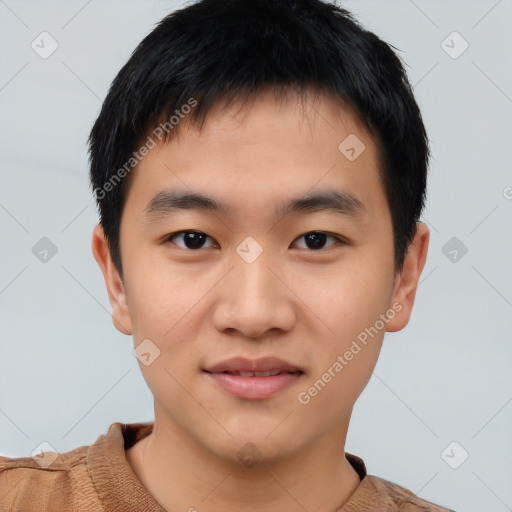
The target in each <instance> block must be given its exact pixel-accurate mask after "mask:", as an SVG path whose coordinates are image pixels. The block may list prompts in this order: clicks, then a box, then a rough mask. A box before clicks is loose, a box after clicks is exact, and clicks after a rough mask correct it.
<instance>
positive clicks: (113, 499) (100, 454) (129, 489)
mask: <svg viewBox="0 0 512 512" xmlns="http://www.w3.org/2000/svg"><path fill="white" fill-rule="evenodd" d="M153 425H154V422H150V423H119V422H116V423H112V424H111V425H110V427H109V428H108V432H107V435H100V436H99V437H98V439H97V440H96V442H95V443H94V444H92V445H91V446H90V447H89V450H88V455H87V464H88V467H89V471H90V475H91V478H92V481H93V484H94V486H95V488H96V491H97V492H98V494H99V496H100V499H101V500H102V502H103V503H104V506H105V508H106V509H107V510H116V511H128V510H138V511H145V512H165V509H164V508H162V507H161V506H160V505H159V504H158V503H157V501H156V500H155V499H154V498H153V497H152V496H151V494H149V492H148V491H147V490H146V488H145V487H144V486H143V485H142V482H141V481H140V480H139V479H138V477H137V475H136V474H135V473H134V472H133V469H132V468H131V466H130V464H129V462H128V460H127V459H126V454H125V450H127V449H128V448H130V447H131V446H133V445H134V444H135V443H136V442H137V441H139V440H141V439H143V438H144V437H146V436H148V435H149V434H151V432H152V431H153ZM345 455H346V457H347V460H348V461H349V462H350V464H351V465H352V466H353V468H354V469H355V470H356V471H357V473H358V475H359V477H360V478H361V483H360V484H359V487H358V488H357V489H356V491H355V492H354V493H353V494H352V496H351V497H350V499H349V501H348V502H347V503H345V505H344V506H343V507H342V508H341V509H339V510H338V511H337V512H371V511H375V510H380V509H379V506H378V505H379V504H383V505H384V504H385V501H384V500H385V499H386V495H387V492H386V489H385V486H383V485H380V489H379V483H380V482H383V481H381V480H380V479H379V478H377V477H373V476H371V475H367V473H366V466H365V464H364V461H363V460H362V459H361V458H359V457H357V456H356V455H352V454H350V453H345Z"/></svg>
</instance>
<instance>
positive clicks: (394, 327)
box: [386, 222, 430, 332]
mask: <svg viewBox="0 0 512 512" xmlns="http://www.w3.org/2000/svg"><path fill="white" fill-rule="evenodd" d="M429 238H430V231H429V229H428V227H427V225H426V224H424V223H423V222H418V223H417V224H416V234H415V236H414V239H413V241H412V242H411V244H410V245H409V249H408V251H407V254H406V256H405V260H404V265H403V268H402V271H401V272H400V275H399V276H397V279H396V284H395V290H394V292H393V299H392V303H393V304H395V303H397V304H400V305H401V309H400V311H399V312H398V314H397V315H396V316H395V317H394V318H393V319H392V320H390V321H389V322H388V323H387V326H386V331H389V332H394V331H400V330H401V329H403V328H404V327H405V326H406V325H407V324H408V323H409V319H410V317H411V313H412V308H413V306H414V299H415V297H416V289H417V287H418V282H419V278H420V276H421V272H422V271H423V268H424V266H425V262H426V260H427V252H428V243H429Z"/></svg>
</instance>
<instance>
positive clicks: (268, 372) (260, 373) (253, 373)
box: [207, 368, 304, 377]
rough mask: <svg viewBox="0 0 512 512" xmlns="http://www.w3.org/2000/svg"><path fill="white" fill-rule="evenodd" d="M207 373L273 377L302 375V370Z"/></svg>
mask: <svg viewBox="0 0 512 512" xmlns="http://www.w3.org/2000/svg"><path fill="white" fill-rule="evenodd" d="M207 373H225V374H227V375H236V376H238V377H274V376H276V375H283V374H300V375H301V374H303V373H304V372H303V371H302V370H297V371H295V372H289V371H285V370H279V369H277V368H276V369H274V370H269V371H266V372H242V371H240V372H236V371H235V372H228V371H223V372H207Z"/></svg>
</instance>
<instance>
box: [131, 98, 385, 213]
mask: <svg viewBox="0 0 512 512" xmlns="http://www.w3.org/2000/svg"><path fill="white" fill-rule="evenodd" d="M176 187H178V188H179V189H180V190H182V191H184V190H186V189H189V191H191V192H198V193H202V194H203V195H206V193H207V192H208V194H207V195H208V196H209V197H212V196H213V197H214V198H217V199H218V200H219V202H223V203H225V204H227V205H229V206H231V207H232V208H231V210H232V212H234V213H235V214H236V212H237V211H239V212H244V213H247V212H248V210H250V209H251V207H252V208H253V209H254V210H255V211H257V210H258V209H259V210H260V211H261V210H262V209H263V210H265V211H269V204H270V203H274V206H273V207H272V209H273V211H279V207H278V205H277V203H279V204H281V205H282V204H283V203H284V199H286V198H288V197H290V198H291V197H295V198H297V197H302V196H304V195H306V194H308V193H309V194H313V193H314V192H315V191H316V189H322V188H323V189H325V188H329V189H334V190H336V189H337V190H338V191H340V192H347V193H349V194H350V195H351V196H352V197H354V198H355V199H357V200H358V201H359V202H361V203H362V204H363V205H367V204H368V208H369V210H370V213H371V210H372V208H373V206H375V207H378V206H379V204H378V203H379V201H380V202H382V199H383V198H384V191H383V185H382V180H381V172H380V170H379V157H378V149H377V146H376V144H375V142H374V140H373V138H372V136H371V134H370V133H369V132H368V130H367V129H366V127H365V125H364V123H363V122H362V121H361V120H360V119H359V117H358V116H357V115H356V114H355V112H354V110H353V109H351V108H350V107H348V106H346V105H342V104H341V103H340V101H339V100H338V99H337V98H335V97H334V96H333V95H330V94H327V93H325V94H324V93H322V94H320V95H318V96H306V97H305V101H303V102H302V101H301V98H300V96H299V95H298V94H296V93H294V92H292V91H290V92H289V93H288V94H287V95H286V96H284V97H282V98H279V99H276V97H275V95H274V92H273V91H272V90H266V91H264V92H262V93H261V94H259V95H258V96H257V97H255V98H254V99H253V100H251V101H250V102H248V103H244V104H241V103H236V102H235V103H232V104H231V105H229V106H226V104H225V103H224V102H221V101H219V102H218V103H217V104H215V105H214V106H213V108H212V109H211V110H210V112H209V113H208V116H207V118H206V122H205V123H204V125H203V126H202V127H201V128H200V129H199V128H197V127H196V126H194V125H193V124H192V123H190V122H189V120H188V119H187V117H186V116H184V118H183V119H182V120H181V121H180V124H179V126H178V130H177V131H176V134H175V136H174V137H173V139H172V140H171V141H170V142H167V143H165V144H162V143H161V144H158V145H157V147H156V148H154V149H152V150H151V151H150V152H149V154H148V155H147V156H146V157H145V158H144V159H143V160H142V161H141V162H140V163H139V164H138V166H137V169H136V170H135V171H134V175H133V176H132V183H131V184H130V187H129V192H128V197H127V203H128V202H130V207H134V208H137V209H138V211H140V212H142V211H144V210H146V209H147V206H148V204H149V203H150V202H151V201H154V199H155V197H156V196H157V195H158V194H160V195H161V194H162V193H163V192H165V190H168V189H170V188H176ZM377 196H379V197H377ZM381 206H382V205H381ZM386 206H387V204H386ZM373 209H375V208H373ZM281 210H282V208H281ZM374 213H376V212H374Z"/></svg>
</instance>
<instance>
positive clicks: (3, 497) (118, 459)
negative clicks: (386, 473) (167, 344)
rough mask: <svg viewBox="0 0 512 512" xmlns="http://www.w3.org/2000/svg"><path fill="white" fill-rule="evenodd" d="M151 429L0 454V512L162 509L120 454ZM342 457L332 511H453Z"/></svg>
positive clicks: (121, 426) (117, 429) (118, 430)
mask: <svg viewBox="0 0 512 512" xmlns="http://www.w3.org/2000/svg"><path fill="white" fill-rule="evenodd" d="M152 429H153V423H127V424H126V423H113V424H112V425H110V427H109V429H108V433H107V435H106V436H104V435H100V436H99V437H98V439H97V440H96V442H95V443H94V444H92V445H90V446H81V447H79V448H75V449H74V450H71V451H69V452H66V453H59V454H55V453H54V452H45V453H43V454H41V455H36V456H35V457H36V458H38V460H35V459H34V458H32V457H19V458H9V457H1V456H0V512H6V511H23V512H35V511H37V512H43V511H65V512H71V511H83V512H86V511H91V512H92V511H94V512H101V511H102V512H107V511H108V512H128V511H130V512H131V511H134V512H135V511H136V512H141V511H146V512H165V511H164V509H163V508H162V507H161V506H160V505H159V504H158V503H157V502H156V500H155V499H154V498H153V497H152V496H151V495H150V494H149V493H148V491H147V490H146V489H145V487H144V486H143V485H142V483H141V481H140V480H139V479H138V478H137V476H136V475H135V473H134V472H133V470H132V468H131V466H130V465H129V463H128V461H127V460H126V456H125V449H127V448H129V447H130V446H132V445H133V444H135V443H136V442H137V441H138V440H140V439H142V438H144V437H145V436H147V435H148V434H150V433H151V431H152ZM52 457H56V458H55V460H53V458H52ZM346 457H347V460H348V461H349V462H350V464H352V466H353V467H354V469H355V470H356V471H357V473H358V474H359V476H360V477H361V483H360V485H359V487H358V488H357V489H356V491H355V492H354V493H353V494H352V496H351V497H350V499H349V501H348V502H347V503H345V505H344V506H343V507H342V508H341V509H339V510H338V511H337V512H391V511H397V512H398V511H399V512H454V511H453V510H449V509H446V508H442V507H439V506H437V505H434V504H433V503H429V502H427V501H425V500H422V499H420V498H418V497H417V496H415V495H414V494H413V493H412V492H411V491H409V490H407V489H405V488H403V487H400V486H399V485H396V484H394V483H391V482H388V481H386V480H383V479H381V478H378V477H376V476H372V475H367V474H366V467H365V464H364V462H363V460H362V459H360V458H359V457H356V456H355V455H351V454H349V453H347V454H346ZM50 462H51V463H50Z"/></svg>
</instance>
